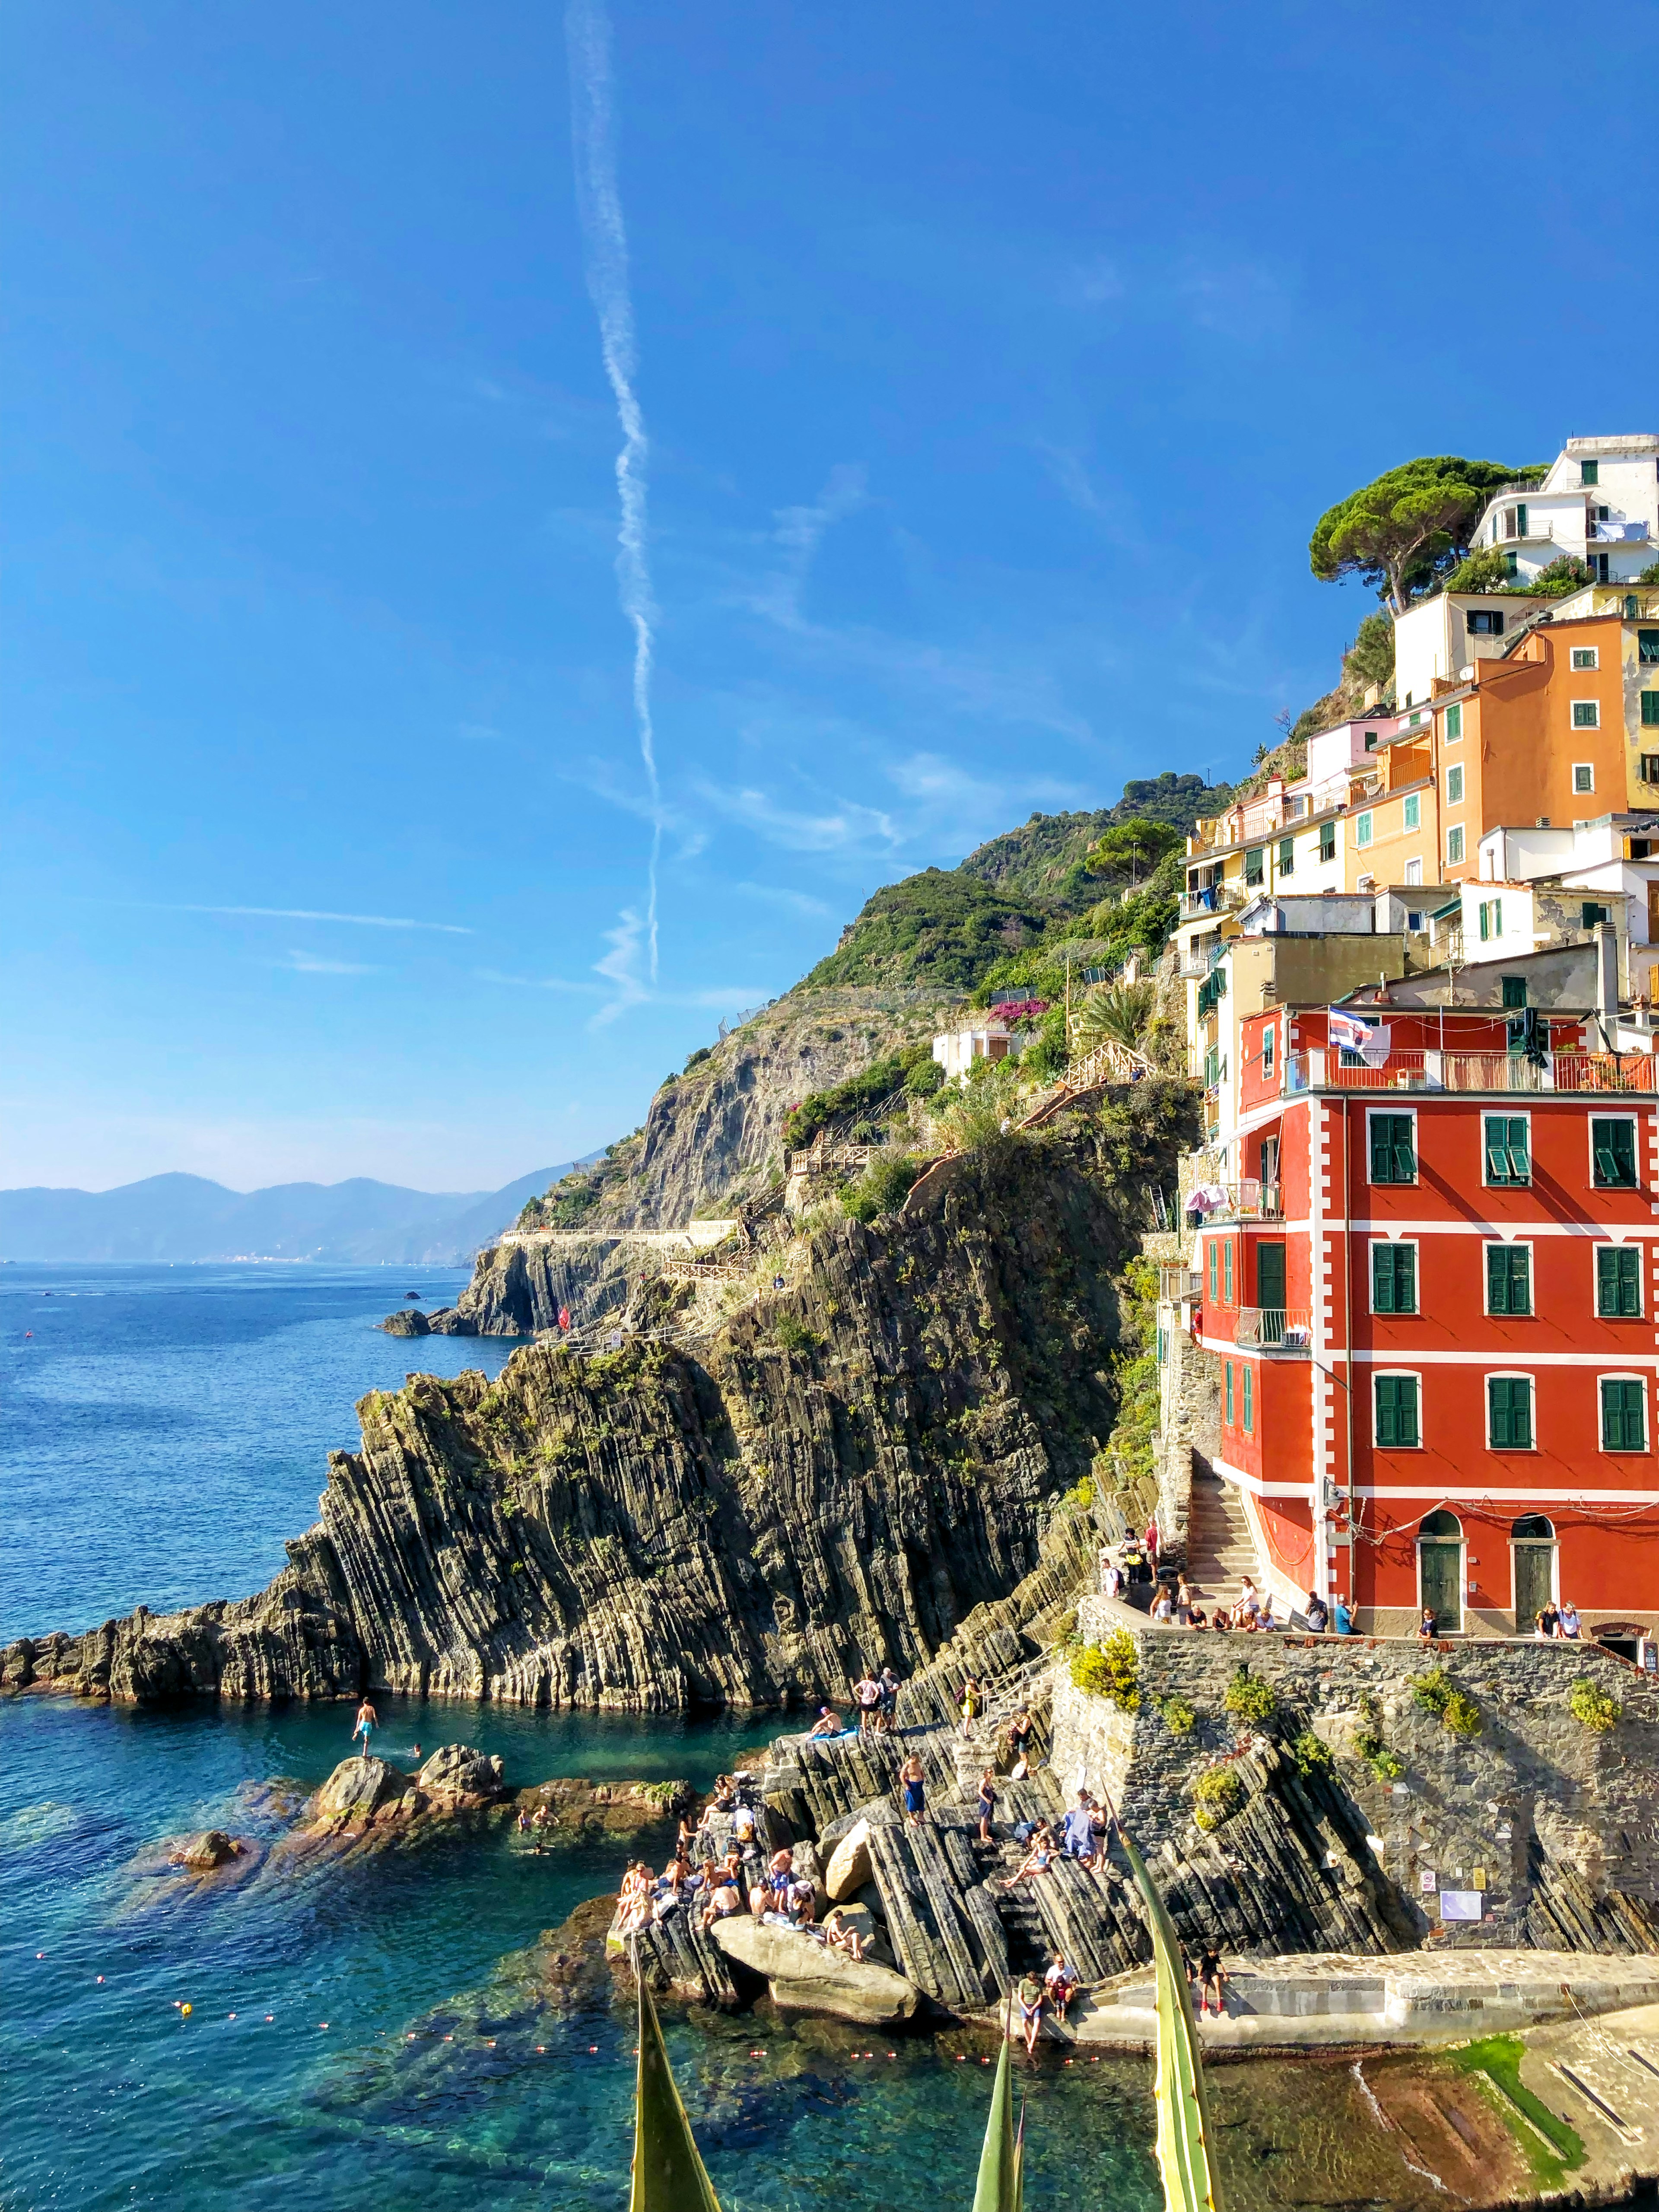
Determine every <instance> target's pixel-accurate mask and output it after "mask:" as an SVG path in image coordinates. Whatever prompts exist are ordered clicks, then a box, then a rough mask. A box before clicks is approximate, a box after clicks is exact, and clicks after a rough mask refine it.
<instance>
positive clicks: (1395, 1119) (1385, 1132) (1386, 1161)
mask: <svg viewBox="0 0 1659 2212" xmlns="http://www.w3.org/2000/svg"><path fill="white" fill-rule="evenodd" d="M1370 1148H1371V1181H1372V1182H1416V1181H1417V1126H1416V1117H1415V1115H1411V1114H1373V1115H1371V1117H1370Z"/></svg>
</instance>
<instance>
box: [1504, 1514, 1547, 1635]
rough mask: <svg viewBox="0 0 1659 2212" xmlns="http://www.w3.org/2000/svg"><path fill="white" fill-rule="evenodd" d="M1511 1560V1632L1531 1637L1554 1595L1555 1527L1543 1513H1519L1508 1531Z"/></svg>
mask: <svg viewBox="0 0 1659 2212" xmlns="http://www.w3.org/2000/svg"><path fill="white" fill-rule="evenodd" d="M1510 1550H1511V1552H1512V1553H1513V1554H1514V1559H1515V1632H1516V1635H1517V1636H1529V1635H1531V1633H1532V1632H1533V1629H1534V1626H1536V1624H1537V1620H1538V1616H1539V1614H1540V1613H1541V1612H1542V1611H1543V1609H1544V1607H1545V1606H1546V1605H1547V1604H1548V1603H1549V1601H1550V1600H1551V1599H1552V1598H1553V1596H1554V1595H1555V1524H1554V1523H1553V1522H1552V1521H1551V1519H1550V1518H1549V1516H1548V1515H1547V1514H1545V1513H1523V1514H1522V1516H1521V1518H1520V1519H1519V1520H1518V1521H1517V1522H1516V1524H1515V1526H1514V1527H1513V1528H1511V1529H1510Z"/></svg>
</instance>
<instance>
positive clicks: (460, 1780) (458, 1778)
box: [415, 1743, 501, 1802]
mask: <svg viewBox="0 0 1659 2212" xmlns="http://www.w3.org/2000/svg"><path fill="white" fill-rule="evenodd" d="M415 1781H416V1787H417V1788H419V1789H421V1790H424V1791H425V1792H426V1794H427V1796H428V1797H443V1798H451V1799H453V1798H459V1797H470V1798H473V1799H482V1800H483V1801H485V1802H488V1801H489V1799H490V1798H493V1797H499V1796H501V1760H500V1759H495V1758H486V1757H485V1755H484V1754H483V1752H481V1751H474V1749H473V1748H472V1747H471V1744H470V1743H445V1744H440V1745H439V1747H438V1748H437V1750H436V1751H435V1752H434V1753H433V1754H432V1756H431V1758H430V1759H428V1761H427V1762H426V1765H424V1766H423V1767H422V1769H421V1771H420V1772H419V1773H418V1774H417V1775H416V1778H415Z"/></svg>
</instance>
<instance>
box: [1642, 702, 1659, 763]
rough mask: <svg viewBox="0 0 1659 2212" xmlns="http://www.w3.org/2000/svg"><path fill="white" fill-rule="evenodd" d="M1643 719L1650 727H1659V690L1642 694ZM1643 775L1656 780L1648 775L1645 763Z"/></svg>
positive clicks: (1651, 728)
mask: <svg viewBox="0 0 1659 2212" xmlns="http://www.w3.org/2000/svg"><path fill="white" fill-rule="evenodd" d="M1642 720H1643V722H1644V726H1646V727H1647V728H1648V729H1650V730H1654V729H1659V691H1644V693H1643V694H1642ZM1643 776H1644V781H1647V782H1649V783H1651V782H1653V781H1656V779H1655V778H1654V777H1652V776H1650V775H1648V774H1647V771H1646V768H1645V765H1644V769H1643Z"/></svg>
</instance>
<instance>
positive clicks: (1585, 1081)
mask: <svg viewBox="0 0 1659 2212" xmlns="http://www.w3.org/2000/svg"><path fill="white" fill-rule="evenodd" d="M1284 1089H1285V1093H1286V1095H1287V1096H1294V1095H1296V1094H1297V1093H1299V1092H1301V1091H1504V1092H1514V1091H1580V1092H1583V1091H1594V1092H1597V1093H1601V1092H1611V1093H1632V1092H1633V1093H1638V1094H1641V1095H1643V1096H1646V1097H1652V1096H1653V1095H1654V1094H1655V1093H1656V1092H1659V1059H1656V1058H1655V1057H1654V1055H1653V1054H1650V1053H1644V1052H1640V1053H1628V1052H1626V1053H1611V1052H1558V1053H1553V1054H1550V1055H1549V1056H1548V1057H1547V1059H1546V1060H1545V1062H1544V1064H1543V1066H1536V1065H1535V1064H1534V1062H1533V1061H1532V1060H1528V1059H1526V1058H1525V1057H1524V1056H1523V1055H1522V1054H1519V1053H1503V1052H1391V1053H1390V1054H1389V1056H1388V1058H1387V1059H1386V1060H1381V1061H1379V1062H1378V1064H1377V1065H1376V1066H1374V1067H1370V1066H1364V1064H1363V1063H1361V1064H1357V1065H1355V1066H1346V1064H1345V1063H1344V1060H1343V1058H1342V1055H1341V1054H1340V1053H1336V1052H1322V1051H1312V1052H1293V1053H1290V1054H1287V1055H1286V1056H1285V1078H1284Z"/></svg>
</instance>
